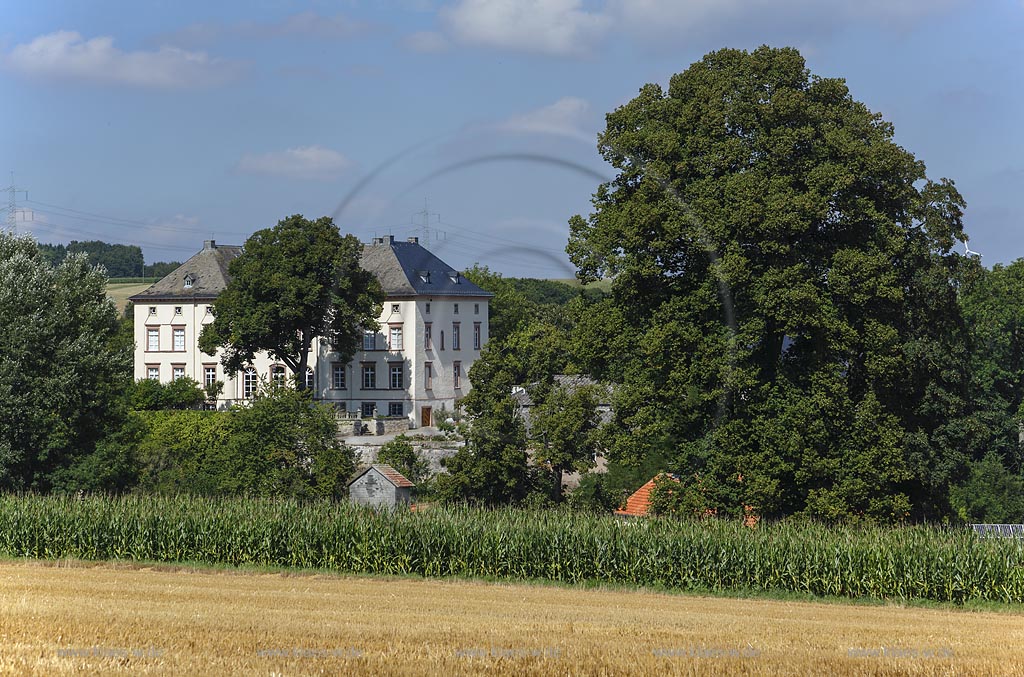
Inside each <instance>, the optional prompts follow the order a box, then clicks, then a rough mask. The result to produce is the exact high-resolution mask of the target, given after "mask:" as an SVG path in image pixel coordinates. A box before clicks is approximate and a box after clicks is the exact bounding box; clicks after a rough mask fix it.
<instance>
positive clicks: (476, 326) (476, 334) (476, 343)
mask: <svg viewBox="0 0 1024 677" xmlns="http://www.w3.org/2000/svg"><path fill="white" fill-rule="evenodd" d="M473 350H480V323H479V322H474V323H473Z"/></svg>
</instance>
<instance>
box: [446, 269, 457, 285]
mask: <svg viewBox="0 0 1024 677" xmlns="http://www.w3.org/2000/svg"><path fill="white" fill-rule="evenodd" d="M448 279H449V280H451V281H452V282H453V283H454V284H459V274H458V272H456V271H454V270H453V271H451V272H450V273H448Z"/></svg>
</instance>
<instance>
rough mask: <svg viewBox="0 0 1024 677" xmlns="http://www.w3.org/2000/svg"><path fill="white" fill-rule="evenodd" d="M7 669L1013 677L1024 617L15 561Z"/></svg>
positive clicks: (1, 585) (6, 615)
mask: <svg viewBox="0 0 1024 677" xmlns="http://www.w3.org/2000/svg"><path fill="white" fill-rule="evenodd" d="M0 609H2V610H3V613H2V614H0V672H3V673H10V674H19V675H20V674H26V675H54V674H70V673H74V674H93V673H119V674H204V675H205V674H213V675H216V674H289V675H304V674H381V675H388V674H400V675H417V674H431V675H433V674H437V675H459V674H517V675H520V674H537V675H555V674H558V675H569V674H572V675H576V674H579V675H599V674H606V675H626V674H629V675H642V674H716V675H741V674H742V675H773V674H774V675H778V674H785V675H792V674H814V675H830V674H832V675H897V674H898V675H932V674H952V675H1012V674H1024V648H1022V647H1024V615H1019V614H1011V613H988V612H971V611H962V610H955V609H934V608H905V607H898V606H863V605H849V604H823V603H808V602H789V601H773V600H750V599H722V598H707V597H696V596H681V595H670V594H660V593H652V592H630V591H622V590H594V589H587V590H584V589H578V588H577V589H573V588H565V587H554V586H536V585H523V584H493V583H481V582H460V581H436V580H423V579H415V580H413V579H408V578H383V579H373V578H351V577H343V576H338V575H333V574H319V575H295V574H281V573H261V572H242V571H238V570H234V571H213V570H203V569H190V568H185V567H169V566H168V567H163V566H161V567H156V568H154V567H147V566H139V565H133V566H125V565H115V564H110V563H107V564H100V565H93V564H83V563H74V562H66V561H65V562H57V563H46V564H43V563H39V562H35V561H31V560H14V561H11V560H8V561H5V562H2V563H0Z"/></svg>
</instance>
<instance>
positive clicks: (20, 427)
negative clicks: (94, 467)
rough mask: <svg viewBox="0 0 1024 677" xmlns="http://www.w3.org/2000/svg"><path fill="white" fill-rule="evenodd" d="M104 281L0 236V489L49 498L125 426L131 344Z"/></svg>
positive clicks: (77, 260) (78, 263) (81, 262)
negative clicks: (62, 477) (66, 474)
mask: <svg viewBox="0 0 1024 677" xmlns="http://www.w3.org/2000/svg"><path fill="white" fill-rule="evenodd" d="M106 282H107V277H106V275H104V274H103V272H102V271H101V270H100V269H98V268H96V267H94V266H92V265H90V263H89V262H88V260H87V258H86V257H85V256H84V255H82V254H73V255H70V256H68V257H67V258H65V259H64V260H63V261H62V262H61V263H59V264H58V265H56V266H53V265H51V264H50V263H48V262H47V261H46V260H45V259H44V257H43V256H42V255H41V254H40V251H39V249H38V247H37V246H36V243H35V242H34V241H33V240H32V239H31V238H29V237H17V236H12V235H8V234H2V233H0V488H2V489H8V490H10V489H15V490H25V489H33V490H40V491H46V490H48V489H50V488H51V487H52V485H53V480H54V477H55V475H56V474H59V473H60V472H61V471H63V470H65V469H67V468H68V467H70V466H71V465H72V464H73V463H74V462H75V461H76V460H78V459H81V458H83V457H85V456H87V455H89V454H90V453H91V452H92V451H93V450H94V449H95V446H96V444H97V442H98V441H99V440H100V439H102V438H103V437H104V435H106V434H107V432H108V431H110V430H111V429H112V428H114V427H116V425H117V424H118V423H119V422H120V420H121V414H122V413H123V411H122V410H123V407H121V406H120V405H119V404H118V403H119V396H120V393H121V392H122V391H123V390H124V389H125V388H126V387H127V386H128V384H129V383H130V381H131V351H132V346H131V341H130V339H126V338H125V337H124V336H123V335H122V334H120V333H119V332H118V315H117V310H116V309H115V307H114V304H113V302H111V301H110V300H109V299H108V298H107V295H106V290H105V286H106Z"/></svg>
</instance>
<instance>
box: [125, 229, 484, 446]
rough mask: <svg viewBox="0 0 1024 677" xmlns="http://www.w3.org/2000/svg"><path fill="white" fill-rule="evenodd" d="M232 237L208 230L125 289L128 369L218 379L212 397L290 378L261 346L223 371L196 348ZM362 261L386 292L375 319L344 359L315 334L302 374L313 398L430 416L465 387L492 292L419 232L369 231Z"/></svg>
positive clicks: (428, 419) (421, 421)
mask: <svg viewBox="0 0 1024 677" xmlns="http://www.w3.org/2000/svg"><path fill="white" fill-rule="evenodd" d="M241 253H242V248H241V247H237V246H227V245H218V244H217V243H216V242H215V241H214V240H207V241H206V242H205V243H204V244H203V249H202V250H201V251H200V252H198V253H197V254H195V255H194V256H193V257H192V258H190V259H189V260H188V261H186V262H185V263H183V264H182V265H181V266H180V267H179V268H177V269H176V270H174V271H173V272H171V273H170V274H169V275H167V276H166V277H164V278H163V279H161V280H160V281H159V282H157V283H156V284H154V285H153V286H151V287H149V288H148V289H146V290H145V291H143V292H141V293H139V294H136V295H135V296H132V297H131V298H130V300H131V301H132V302H133V303H134V304H135V378H136V379H145V378H151V379H156V380H159V381H162V382H168V381H171V380H174V379H177V378H181V377H184V376H188V377H191V378H193V379H195V380H196V381H198V382H199V383H200V384H201V385H204V386H205V385H208V384H210V383H213V382H215V381H221V382H223V384H224V387H223V390H222V391H221V394H220V396H219V398H218V400H217V406H218V407H222V408H223V407H227V406H231V405H232V404H236V403H244V402H246V401H247V400H249V399H251V398H252V397H253V396H254V394H255V393H256V391H257V389H258V388H259V387H260V385H261V384H262V383H264V382H268V381H271V380H284V379H286V378H289V377H290V376H291V374H290V373H289V371H288V369H287V367H285V366H284V365H283V364H282V363H280V362H277V361H275V360H274V359H273V358H271V357H270V355H268V354H266V353H265V352H264V353H259V354H258V355H257V357H256V359H255V360H254V361H253V363H252V364H250V365H248V366H247V367H246V368H245V369H244V370H242V371H240V372H239V373H237V374H236V375H235V376H234V377H229V376H228V375H227V374H226V373H225V372H224V368H223V366H222V365H221V363H220V357H221V355H220V352H219V351H218V353H217V354H216V355H206V354H205V353H203V352H202V351H200V350H199V346H198V342H199V334H200V332H201V331H202V328H203V326H204V325H206V324H209V323H210V322H213V314H212V310H211V307H212V305H213V302H214V301H215V300H216V298H217V296H218V295H219V294H220V292H221V291H223V290H224V289H225V288H226V287H227V284H228V281H229V279H230V277H229V274H228V266H229V265H230V263H231V261H232V260H233V259H235V258H236V257H237V256H238V255H239V254H241ZM360 264H361V265H362V267H363V268H364V269H366V270H369V271H370V272H372V273H374V274H375V275H376V276H377V279H378V280H379V281H380V283H381V286H382V287H383V289H384V291H385V293H386V295H387V298H386V300H385V301H384V304H383V307H382V310H381V315H380V317H379V318H378V319H379V321H380V329H379V330H377V331H375V332H366V333H365V334H364V336H363V342H362V345H361V346H359V350H358V351H357V352H356V354H355V355H354V357H353V358H352V359H351V360H349V361H347V362H342V361H341V360H340V359H339V357H338V355H337V354H336V353H334V352H332V351H331V350H330V346H328V345H327V344H325V343H323V342H320V341H315V342H314V344H313V347H312V349H311V351H310V356H309V362H310V366H309V369H308V370H307V372H306V375H305V379H306V383H307V384H308V386H309V387H310V389H311V390H312V391H313V393H314V397H315V398H316V399H318V400H320V401H323V402H327V403H330V404H332V405H334V406H335V407H336V408H338V409H339V410H344V411H348V412H359V413H360V414H361V415H362V416H363V417H369V416H372V415H374V414H375V413H377V414H379V415H382V416H395V417H398V416H402V417H406V418H408V419H409V420H410V422H411V423H412V425H413V427H418V426H420V425H433V423H434V416H435V414H436V413H437V412H438V411H439V410H441V409H447V410H453V409H454V408H455V405H456V402H457V401H458V400H459V399H461V398H462V396H463V395H465V394H466V393H467V392H469V388H470V383H469V378H468V373H469V368H470V366H471V365H472V364H473V362H474V361H475V360H476V359H477V358H478V357H479V356H480V350H481V349H482V348H483V346H484V344H486V342H487V338H488V312H489V302H490V298H491V296H492V294H490V293H488V292H485V291H484V290H482V289H481V288H480V287H478V286H476V285H475V284H473V283H472V282H470V281H469V280H467V279H466V278H465V277H463V276H462V275H461V274H460V273H459V271H457V270H455V269H453V268H452V267H451V266H449V265H447V264H445V263H444V262H443V261H441V260H440V259H438V258H437V257H436V256H434V255H433V254H432V253H431V252H430V251H428V250H427V249H425V248H424V247H422V246H421V245H420V244H419V242H418V240H417V239H416V238H409V239H408V240H407V241H404V242H402V241H395V239H394V237H392V236H388V237H382V238H374V240H373V242H372V243H370V244H367V245H364V247H363V253H362V257H361V260H360Z"/></svg>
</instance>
